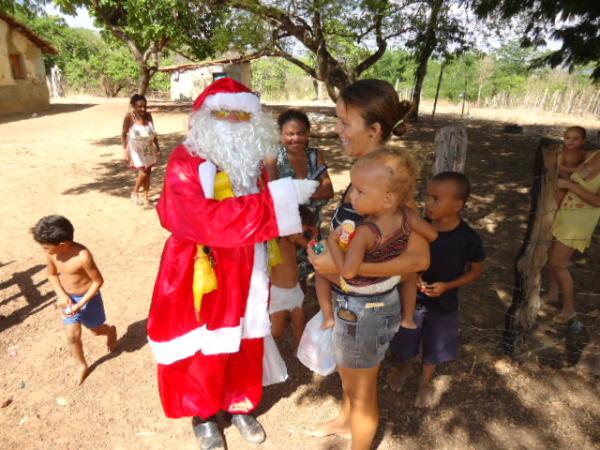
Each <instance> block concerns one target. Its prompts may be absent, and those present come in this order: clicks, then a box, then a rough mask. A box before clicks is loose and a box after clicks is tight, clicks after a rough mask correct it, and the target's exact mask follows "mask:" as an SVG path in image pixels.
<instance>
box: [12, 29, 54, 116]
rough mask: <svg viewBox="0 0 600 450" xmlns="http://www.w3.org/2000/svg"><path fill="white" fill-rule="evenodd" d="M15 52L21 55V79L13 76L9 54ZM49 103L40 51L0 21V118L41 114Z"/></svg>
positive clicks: (24, 37)
mask: <svg viewBox="0 0 600 450" xmlns="http://www.w3.org/2000/svg"><path fill="white" fill-rule="evenodd" d="M15 53H16V54H19V55H20V56H21V63H22V66H23V69H24V72H25V78H24V79H17V80H15V79H14V78H13V76H12V71H11V67H10V61H9V55H10V54H15ZM49 104H50V98H49V94H48V87H47V86H46V73H45V69H44V59H43V57H42V51H41V50H40V48H39V47H37V46H36V45H35V44H34V43H33V42H31V41H30V40H29V39H28V38H27V37H26V36H24V35H22V34H21V33H19V32H18V31H15V30H13V29H11V28H10V27H9V26H8V24H7V23H6V22H4V21H3V20H0V115H5V114H14V113H27V112H35V111H40V110H43V109H46V108H48V106H49Z"/></svg>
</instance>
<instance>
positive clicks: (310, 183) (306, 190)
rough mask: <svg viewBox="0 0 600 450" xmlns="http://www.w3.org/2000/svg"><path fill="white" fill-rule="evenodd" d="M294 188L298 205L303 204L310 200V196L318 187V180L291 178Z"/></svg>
mask: <svg viewBox="0 0 600 450" xmlns="http://www.w3.org/2000/svg"><path fill="white" fill-rule="evenodd" d="M292 181H293V182H294V188H295V189H296V199H297V200H298V204H299V205H305V204H307V203H308V201H309V200H310V196H311V195H313V193H314V192H315V191H316V190H317V188H318V187H319V182H318V181H315V180H292Z"/></svg>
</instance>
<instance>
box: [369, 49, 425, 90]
mask: <svg viewBox="0 0 600 450" xmlns="http://www.w3.org/2000/svg"><path fill="white" fill-rule="evenodd" d="M415 68H416V63H415V61H414V58H413V55H412V54H411V53H410V52H408V51H407V50H404V49H392V50H387V51H386V52H385V53H384V55H383V56H382V57H381V59H380V60H379V61H377V62H376V63H375V64H374V65H373V66H372V67H371V68H370V69H369V70H367V71H366V72H365V73H364V75H363V76H362V77H361V78H377V79H380V80H386V81H388V82H389V83H391V84H393V85H395V84H396V83H398V85H399V86H405V85H410V86H412V81H413V73H414V71H415Z"/></svg>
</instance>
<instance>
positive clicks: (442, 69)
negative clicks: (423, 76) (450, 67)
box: [431, 62, 446, 119]
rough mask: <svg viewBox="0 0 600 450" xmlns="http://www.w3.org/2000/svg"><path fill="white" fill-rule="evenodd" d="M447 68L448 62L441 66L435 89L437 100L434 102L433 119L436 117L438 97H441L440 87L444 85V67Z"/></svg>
mask: <svg viewBox="0 0 600 450" xmlns="http://www.w3.org/2000/svg"><path fill="white" fill-rule="evenodd" d="M445 66H446V62H442V65H441V66H440V76H439V77H438V82H437V87H436V88H435V99H434V100H433V111H431V118H432V119H433V116H435V109H436V107H437V102H438V97H439V95H440V86H441V85H442V75H443V74H444V67H445Z"/></svg>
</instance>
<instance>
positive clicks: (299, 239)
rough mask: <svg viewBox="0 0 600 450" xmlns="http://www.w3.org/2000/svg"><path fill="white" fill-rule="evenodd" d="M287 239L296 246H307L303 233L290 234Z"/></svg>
mask: <svg viewBox="0 0 600 450" xmlns="http://www.w3.org/2000/svg"><path fill="white" fill-rule="evenodd" d="M286 238H287V239H288V240H289V241H290V242H291V243H292V244H296V245H299V246H302V247H305V246H306V240H305V239H304V236H302V233H296V234H290V235H288V236H286Z"/></svg>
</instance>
